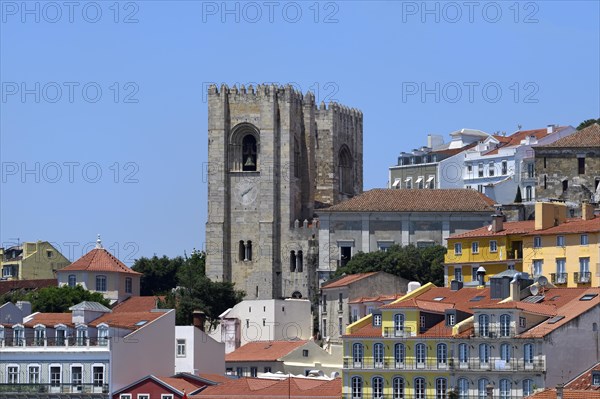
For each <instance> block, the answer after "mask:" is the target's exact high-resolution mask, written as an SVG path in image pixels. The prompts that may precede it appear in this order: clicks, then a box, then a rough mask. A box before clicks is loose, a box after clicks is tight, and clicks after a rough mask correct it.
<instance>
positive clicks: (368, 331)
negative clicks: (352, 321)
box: [344, 323, 382, 338]
mask: <svg viewBox="0 0 600 399" xmlns="http://www.w3.org/2000/svg"><path fill="white" fill-rule="evenodd" d="M381 336H382V334H381V326H374V325H373V324H372V323H369V324H365V325H364V326H362V327H361V328H359V329H358V330H356V331H354V332H353V333H352V334H347V335H346V334H344V337H352V338H370V337H381Z"/></svg>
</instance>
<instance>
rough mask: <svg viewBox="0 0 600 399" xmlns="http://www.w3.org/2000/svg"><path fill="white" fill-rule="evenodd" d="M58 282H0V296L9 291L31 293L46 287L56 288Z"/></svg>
mask: <svg viewBox="0 0 600 399" xmlns="http://www.w3.org/2000/svg"><path fill="white" fill-rule="evenodd" d="M56 286H58V281H57V280H56V279H55V278H50V279H42V280H8V281H0V295H4V294H6V293H7V292H11V291H32V290H38V289H40V288H46V287H56Z"/></svg>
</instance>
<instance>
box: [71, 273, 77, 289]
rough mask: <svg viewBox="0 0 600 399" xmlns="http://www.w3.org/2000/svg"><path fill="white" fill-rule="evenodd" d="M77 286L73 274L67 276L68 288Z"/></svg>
mask: <svg viewBox="0 0 600 399" xmlns="http://www.w3.org/2000/svg"><path fill="white" fill-rule="evenodd" d="M76 284H77V277H76V276H75V275H74V274H69V287H75V285H76Z"/></svg>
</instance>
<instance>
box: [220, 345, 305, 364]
mask: <svg viewBox="0 0 600 399" xmlns="http://www.w3.org/2000/svg"><path fill="white" fill-rule="evenodd" d="M307 342H308V341H302V340H298V341H254V342H248V343H247V344H246V345H244V346H240V347H239V348H237V349H236V350H234V351H233V352H231V353H228V354H227V355H225V361H226V362H251V361H257V362H269V361H276V360H279V359H280V358H281V357H283V356H285V355H287V354H288V353H290V352H292V351H293V350H294V349H297V348H299V347H301V346H302V345H305V344H306V343H307Z"/></svg>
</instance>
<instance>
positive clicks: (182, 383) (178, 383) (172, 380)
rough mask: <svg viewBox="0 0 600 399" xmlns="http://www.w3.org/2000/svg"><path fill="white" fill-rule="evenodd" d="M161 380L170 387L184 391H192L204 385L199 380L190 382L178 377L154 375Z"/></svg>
mask: <svg viewBox="0 0 600 399" xmlns="http://www.w3.org/2000/svg"><path fill="white" fill-rule="evenodd" d="M156 378H157V379H159V380H161V381H162V382H163V383H165V384H167V385H169V386H170V387H173V388H175V389H176V390H178V391H179V392H183V391H184V390H185V392H186V393H188V394H189V393H190V392H194V391H195V390H197V389H198V388H200V387H203V386H205V385H206V384H203V383H201V382H192V381H190V380H186V379H183V378H179V377H156Z"/></svg>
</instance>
